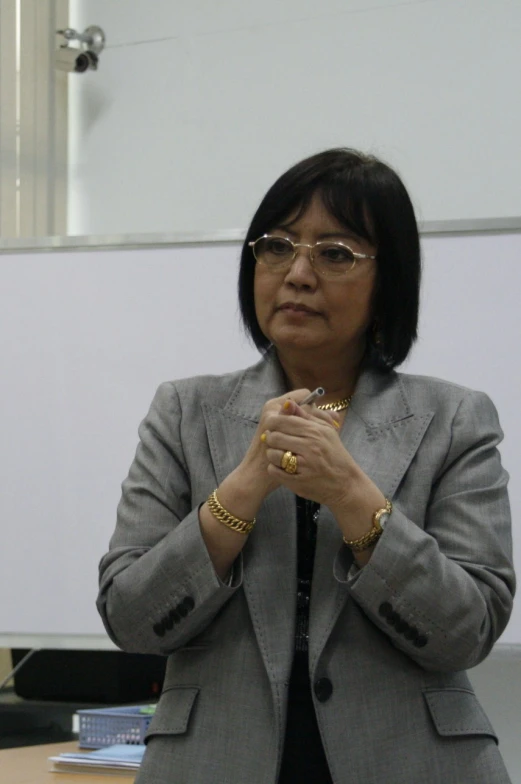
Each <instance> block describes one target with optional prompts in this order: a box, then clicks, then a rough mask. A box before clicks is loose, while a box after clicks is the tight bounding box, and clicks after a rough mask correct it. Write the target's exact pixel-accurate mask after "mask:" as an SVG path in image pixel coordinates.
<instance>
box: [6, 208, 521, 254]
mask: <svg viewBox="0 0 521 784" xmlns="http://www.w3.org/2000/svg"><path fill="white" fill-rule="evenodd" d="M418 225H419V230H420V234H421V235H422V236H424V237H427V236H429V235H437V234H492V233H498V232H499V233H503V232H517V231H521V216H519V217H512V218H479V219H476V220H450V221H424V222H423V223H422V222H420V223H419V224H418ZM245 235H246V230H245V229H223V230H222V231H217V232H211V233H208V234H205V233H201V232H195V233H194V232H192V233H181V232H176V233H172V234H168V233H165V234H153V233H151V234H107V235H99V236H96V235H85V236H65V235H64V236H59V237H58V236H57V237H26V238H15V239H8V238H0V254H2V253H27V252H28V251H30V252H34V253H36V252H38V251H44V252H45V251H56V250H108V249H110V248H114V249H121V248H128V249H131V248H161V247H168V246H173V245H206V244H209V245H213V244H219V243H226V242H241V241H242V240H243V239H244V237H245Z"/></svg>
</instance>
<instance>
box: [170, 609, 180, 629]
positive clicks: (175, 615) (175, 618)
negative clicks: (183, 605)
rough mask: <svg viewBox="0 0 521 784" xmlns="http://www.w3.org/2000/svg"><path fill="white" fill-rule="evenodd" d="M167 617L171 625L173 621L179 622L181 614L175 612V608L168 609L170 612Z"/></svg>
mask: <svg viewBox="0 0 521 784" xmlns="http://www.w3.org/2000/svg"><path fill="white" fill-rule="evenodd" d="M168 617H169V618H170V621H171V623H172V625H173V624H174V623H179V621H180V620H181V616H180V615H179V613H178V612H177V609H176V610H170V612H169V613H168Z"/></svg>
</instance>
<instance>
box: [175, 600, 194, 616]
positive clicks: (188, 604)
mask: <svg viewBox="0 0 521 784" xmlns="http://www.w3.org/2000/svg"><path fill="white" fill-rule="evenodd" d="M181 607H183V608H184V609H185V610H186V612H187V613H189V612H191V611H192V610H193V609H194V607H195V602H194V600H193V598H192V597H191V596H185V598H184V599H183V601H182V602H181V604H179V605H178V606H177V611H178V612H180V610H181Z"/></svg>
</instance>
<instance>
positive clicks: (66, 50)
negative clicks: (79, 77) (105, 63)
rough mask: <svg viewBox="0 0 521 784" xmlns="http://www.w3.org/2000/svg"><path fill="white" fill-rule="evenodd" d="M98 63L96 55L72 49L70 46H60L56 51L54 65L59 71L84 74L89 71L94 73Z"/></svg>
mask: <svg viewBox="0 0 521 784" xmlns="http://www.w3.org/2000/svg"><path fill="white" fill-rule="evenodd" d="M98 62H99V57H98V55H97V54H96V53H95V52H91V51H90V50H89V49H87V50H86V51H82V50H81V49H74V48H73V47H72V46H61V47H60V48H59V49H58V50H57V51H56V60H55V65H56V68H57V69H58V70H59V71H67V72H68V73H85V71H88V70H89V69H90V70H91V71H96V70H97V68H98Z"/></svg>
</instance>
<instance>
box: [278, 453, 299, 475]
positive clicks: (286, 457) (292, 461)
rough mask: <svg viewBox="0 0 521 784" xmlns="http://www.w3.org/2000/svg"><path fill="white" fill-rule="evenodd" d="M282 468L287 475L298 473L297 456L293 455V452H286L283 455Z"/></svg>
mask: <svg viewBox="0 0 521 784" xmlns="http://www.w3.org/2000/svg"><path fill="white" fill-rule="evenodd" d="M280 467H281V468H282V469H283V471H285V472H286V473H287V474H296V473H297V456H296V455H294V454H293V452H289V451H288V452H284V454H283V455H282V460H281V461H280Z"/></svg>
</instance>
